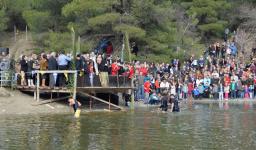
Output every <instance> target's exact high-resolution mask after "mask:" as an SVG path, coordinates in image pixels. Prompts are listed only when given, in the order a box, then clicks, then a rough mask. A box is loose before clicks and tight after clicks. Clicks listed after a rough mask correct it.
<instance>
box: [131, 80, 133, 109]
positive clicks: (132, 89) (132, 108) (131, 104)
mask: <svg viewBox="0 0 256 150" xmlns="http://www.w3.org/2000/svg"><path fill="white" fill-rule="evenodd" d="M131 86H132V89H131V110H134V77H132V80H131Z"/></svg>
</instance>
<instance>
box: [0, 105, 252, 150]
mask: <svg viewBox="0 0 256 150" xmlns="http://www.w3.org/2000/svg"><path fill="white" fill-rule="evenodd" d="M181 109H182V111H181V112H180V113H167V114H162V113H157V112H156V113H154V112H152V111H150V110H136V111H135V112H133V113H132V112H115V113H106V112H105V113H91V114H82V115H81V117H80V118H79V119H74V118H73V117H72V115H45V116H1V120H0V149H19V150H27V149H60V150H63V149H67V150H72V149H74V150H77V149H89V150H94V149H111V150H112V149H114V150H120V149H157V150H158V149H166V150H169V149H225V150H226V149H254V148H255V147H256V130H255V128H256V119H255V118H256V113H255V105H254V104H253V103H251V102H244V103H242V104H231V103H228V102H219V103H209V104H192V103H187V104H185V105H183V106H182V107H181Z"/></svg>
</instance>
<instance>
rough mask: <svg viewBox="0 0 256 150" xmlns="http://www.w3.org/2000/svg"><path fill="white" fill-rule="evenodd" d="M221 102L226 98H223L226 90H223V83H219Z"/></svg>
mask: <svg viewBox="0 0 256 150" xmlns="http://www.w3.org/2000/svg"><path fill="white" fill-rule="evenodd" d="M218 90H219V100H223V99H224V96H223V93H224V88H223V85H222V83H219V88H218Z"/></svg>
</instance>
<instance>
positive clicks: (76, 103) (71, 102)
mask: <svg viewBox="0 0 256 150" xmlns="http://www.w3.org/2000/svg"><path fill="white" fill-rule="evenodd" d="M68 102H69V106H71V107H73V109H74V113H76V111H77V110H78V109H79V108H80V107H81V106H82V105H81V103H80V102H79V101H77V100H74V99H73V98H72V97H71V98H69V99H68Z"/></svg>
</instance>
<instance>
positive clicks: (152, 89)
mask: <svg viewBox="0 0 256 150" xmlns="http://www.w3.org/2000/svg"><path fill="white" fill-rule="evenodd" d="M72 62H73V63H72ZM19 64H20V77H21V81H20V84H21V85H23V86H34V85H35V82H36V81H35V80H36V79H35V73H34V71H35V70H41V71H45V70H77V71H78V84H79V86H94V79H95V77H96V76H99V78H100V82H101V86H108V82H107V81H106V80H107V77H108V76H109V75H113V76H127V77H128V79H130V80H131V79H132V78H134V79H135V80H133V81H134V85H135V90H134V92H135V100H136V101H143V102H144V103H145V104H159V103H160V100H161V99H162V98H163V95H164V94H163V93H165V94H167V95H168V96H172V97H176V98H177V99H184V100H187V99H190V98H193V99H202V98H212V99H216V100H217V99H219V100H228V99H237V98H246V99H249V98H251V99H253V98H254V97H255V94H256V87H255V85H256V76H255V73H256V59H254V58H253V57H252V58H250V60H249V59H247V60H244V59H240V57H238V48H237V46H236V44H235V42H233V41H227V42H223V43H220V42H216V43H213V44H211V45H210V46H209V48H207V50H206V51H205V52H204V54H203V55H202V56H200V57H199V58H196V57H195V56H194V55H191V57H190V58H188V59H186V60H185V61H184V62H180V60H179V59H173V60H171V61H170V63H149V62H139V61H134V62H132V63H124V62H121V59H119V58H116V59H112V56H111V55H110V54H107V55H106V54H104V53H102V54H101V53H98V54H95V53H94V52H92V53H90V54H89V53H83V54H77V55H76V57H75V58H74V57H73V56H71V55H70V54H65V53H64V52H63V51H61V52H60V53H58V54H56V53H55V52H51V53H42V54H40V55H35V54H31V55H29V56H25V55H22V56H21V60H20V63H19ZM67 78H68V75H66V74H65V73H59V74H58V73H50V74H41V75H40V80H41V81H40V84H41V86H42V87H49V88H55V87H58V86H60V87H63V86H65V85H66V84H67V81H68V80H67Z"/></svg>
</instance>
